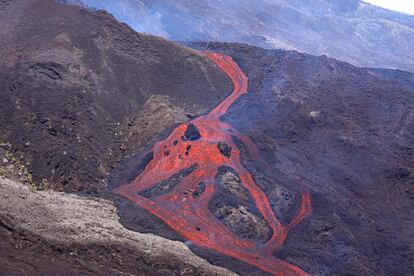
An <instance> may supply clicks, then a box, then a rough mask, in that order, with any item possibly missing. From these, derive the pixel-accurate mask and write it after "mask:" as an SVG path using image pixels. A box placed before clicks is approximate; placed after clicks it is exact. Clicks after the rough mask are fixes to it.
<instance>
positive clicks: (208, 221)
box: [114, 52, 311, 275]
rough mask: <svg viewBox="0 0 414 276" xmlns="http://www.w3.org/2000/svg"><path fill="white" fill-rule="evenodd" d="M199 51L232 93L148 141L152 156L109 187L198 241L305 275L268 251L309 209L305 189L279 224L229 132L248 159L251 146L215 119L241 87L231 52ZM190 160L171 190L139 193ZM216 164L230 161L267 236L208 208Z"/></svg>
mask: <svg viewBox="0 0 414 276" xmlns="http://www.w3.org/2000/svg"><path fill="white" fill-rule="evenodd" d="M203 54H204V55H206V56H207V57H208V58H210V59H211V60H212V61H213V62H215V63H216V65H217V66H219V67H220V68H221V69H222V70H223V71H224V72H225V73H226V74H227V75H228V76H229V77H230V79H231V80H232V82H233V85H234V90H233V92H232V94H231V95H230V96H229V97H227V98H226V99H225V100H224V101H223V102H222V103H220V104H219V105H218V106H217V107H216V108H214V109H213V110H212V111H211V112H210V113H209V114H207V115H204V116H201V117H198V118H196V119H194V120H192V121H190V122H187V123H184V124H181V125H179V126H178V127H177V128H176V129H175V130H174V131H173V132H172V133H171V135H170V136H169V137H168V138H167V139H165V140H164V141H160V142H157V143H156V144H155V145H154V147H153V153H154V158H153V159H152V160H151V161H150V163H148V165H147V166H146V167H145V170H144V172H142V174H140V175H139V176H138V177H137V178H136V179H135V180H134V181H133V182H131V183H129V184H126V185H123V186H121V187H119V188H117V189H115V190H114V192H115V193H117V194H119V195H122V196H123V197H125V198H127V199H129V200H131V201H132V202H134V203H135V204H137V205H138V206H140V207H142V208H145V209H147V210H148V211H150V212H151V213H152V214H154V215H156V216H157V217H159V218H160V219H162V220H163V221H164V222H165V223H167V224H168V225H169V226H170V227H171V228H172V229H174V230H175V231H176V232H177V233H179V234H180V235H181V236H182V237H184V238H185V239H187V240H189V241H191V242H192V243H193V244H195V245H197V246H199V247H202V248H206V249H212V250H215V251H217V252H219V253H221V254H225V255H228V256H231V257H234V258H236V259H239V260H241V261H244V262H246V263H249V264H251V265H253V266H255V267H257V268H259V269H261V270H263V271H266V272H270V273H272V274H274V275H308V274H307V273H306V272H304V271H302V270H301V269H300V268H298V267H296V266H294V265H292V264H289V263H288V262H285V261H282V260H280V259H277V258H276V257H274V256H273V255H272V253H273V252H274V251H275V249H276V248H278V247H280V246H281V245H282V244H283V242H284V240H285V238H286V236H287V233H288V230H289V229H290V228H292V227H293V226H295V225H297V224H298V223H300V222H301V220H302V219H303V218H305V217H306V216H307V215H308V214H309V213H310V212H311V197H310V194H309V193H303V194H302V203H301V206H300V209H299V211H298V212H297V214H296V215H295V217H294V218H293V219H292V222H291V223H290V224H289V225H287V226H283V225H282V224H281V223H280V221H279V220H278V219H277V218H276V216H275V214H274V212H273V210H272V208H271V207H270V204H269V200H268V198H267V196H266V194H265V193H264V192H263V191H262V190H261V189H260V188H259V187H257V186H256V184H255V182H254V180H253V177H252V175H251V174H250V173H249V172H248V171H247V170H246V169H245V168H244V167H243V166H242V164H241V162H240V150H239V149H238V148H237V146H236V145H235V144H234V142H233V140H232V136H235V137H237V138H239V139H240V140H241V141H242V142H243V143H244V144H245V145H246V146H247V148H248V150H249V154H250V155H251V157H252V158H253V159H254V158H258V153H257V149H256V146H255V145H254V144H253V142H252V141H251V140H250V139H249V138H248V137H246V136H243V135H242V134H241V133H239V132H238V131H237V130H236V129H234V128H233V127H232V126H230V125H228V124H226V123H224V122H222V121H220V117H221V116H222V115H224V114H225V113H226V112H227V110H228V108H229V107H230V106H231V105H232V104H233V102H234V101H235V100H236V99H237V98H238V97H240V96H241V95H243V94H245V93H247V82H248V80H247V77H246V76H245V75H244V73H243V72H242V71H241V69H240V68H239V66H238V65H237V64H236V63H235V62H234V61H233V59H232V58H231V57H229V56H225V55H221V54H216V53H210V52H203ZM191 132H192V133H191ZM218 143H226V144H227V145H228V146H229V147H231V149H232V150H231V155H225V154H223V153H222V152H221V151H220V149H219V147H218V146H217V145H218ZM194 166H196V167H195V169H194V170H193V171H192V172H191V173H190V174H188V175H187V176H185V177H183V178H182V180H181V182H180V183H179V184H178V185H177V186H175V187H174V188H173V189H172V190H171V191H167V192H166V193H163V194H161V195H158V196H156V197H154V198H147V197H144V196H142V195H140V193H142V192H143V191H146V190H149V189H151V188H153V187H154V186H155V185H157V183H160V182H162V181H165V180H167V179H169V178H171V177H172V176H174V175H176V174H177V173H179V172H180V171H183V170H185V169H188V168H190V167H194ZM222 166H228V167H231V168H232V169H234V170H235V171H236V172H237V173H238V175H239V177H240V180H241V183H242V185H243V186H244V187H245V188H246V189H247V190H248V192H249V194H250V196H251V197H252V199H253V200H254V203H255V205H256V206H257V209H258V210H259V211H260V213H261V214H262V216H263V218H264V219H265V220H266V222H267V223H268V225H269V226H270V227H271V228H272V230H273V233H272V237H271V238H270V239H269V240H268V241H266V243H264V244H263V243H257V242H253V241H250V240H246V239H243V238H240V237H238V236H237V235H236V234H234V233H233V232H231V231H230V230H229V229H227V228H226V226H224V224H222V223H221V222H220V220H218V219H217V218H216V217H215V216H214V215H213V214H212V213H211V211H210V210H209V208H208V203H209V201H210V199H211V198H212V197H213V195H214V193H215V190H216V184H215V177H216V175H217V171H218V168H219V167H222ZM199 183H204V185H205V186H204V190H203V192H202V193H201V194H200V195H199V196H198V197H191V196H188V194H189V191H190V192H191V191H195V190H196V189H197V186H198V185H199Z"/></svg>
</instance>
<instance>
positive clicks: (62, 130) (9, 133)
mask: <svg viewBox="0 0 414 276" xmlns="http://www.w3.org/2000/svg"><path fill="white" fill-rule="evenodd" d="M0 3H1V4H0V5H1V6H0V7H1V8H0V25H1V28H0V56H1V59H0V97H1V99H2V100H1V101H0V126H1V128H2V131H1V133H0V140H1V141H3V143H5V142H10V143H11V145H12V147H11V148H12V153H13V155H14V156H15V157H16V158H18V159H21V160H22V163H23V164H24V165H25V166H26V167H27V169H28V170H29V172H30V173H32V175H33V180H34V182H36V184H37V185H38V186H39V185H47V184H48V183H50V185H52V186H53V187H54V188H55V189H59V190H64V191H84V190H86V191H92V190H96V188H98V187H105V186H106V184H105V183H106V180H105V179H106V176H107V173H108V172H109V171H110V169H111V167H113V165H114V164H115V163H116V161H118V160H119V159H120V158H121V157H122V158H125V156H127V155H129V154H132V153H135V152H137V150H138V149H140V148H142V147H145V146H146V145H147V143H149V142H154V141H155V136H157V134H158V133H159V132H160V131H161V130H163V129H164V128H168V127H171V126H174V125H175V124H177V123H180V122H183V121H185V120H187V119H188V118H187V116H194V115H199V114H202V113H204V112H206V111H207V110H209V109H211V108H212V107H214V106H215V105H216V104H218V103H219V102H220V101H221V100H223V99H224V98H225V97H226V94H225V93H226V92H227V91H229V92H230V90H231V83H230V81H229V80H228V79H227V77H226V76H225V75H224V73H222V72H221V71H219V70H217V69H216V68H215V67H214V65H213V63H212V62H211V61H209V60H208V59H206V58H203V57H202V56H200V55H199V54H197V53H196V52H194V51H191V50H189V49H185V48H183V47H180V46H177V45H176V44H173V43H171V42H168V41H166V40H164V39H161V38H157V37H153V36H148V35H143V34H137V33H135V32H134V31H132V30H131V29H130V28H129V27H128V26H126V25H125V24H121V23H119V22H117V21H116V20H114V19H113V17H112V16H110V15H108V14H106V13H104V12H99V13H95V12H90V11H87V10H85V9H82V8H80V7H76V6H65V5H61V4H58V3H56V1H53V0H47V1H40V0H39V1H2V2H0ZM229 92H228V93H229ZM86 183H88V184H86Z"/></svg>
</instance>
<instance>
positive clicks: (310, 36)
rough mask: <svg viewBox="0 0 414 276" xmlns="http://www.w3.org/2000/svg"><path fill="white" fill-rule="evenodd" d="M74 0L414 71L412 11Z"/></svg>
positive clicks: (226, 38)
mask: <svg viewBox="0 0 414 276" xmlns="http://www.w3.org/2000/svg"><path fill="white" fill-rule="evenodd" d="M81 2H82V3H84V4H85V5H87V6H91V7H93V8H97V9H104V10H107V11H109V12H111V13H113V14H114V15H115V16H116V17H117V18H118V19H119V20H121V21H123V22H126V23H128V24H129V25H130V26H132V27H133V28H134V29H135V30H136V31H139V32H146V33H151V34H156V35H160V36H164V37H166V38H169V39H172V40H177V41H220V42H242V43H247V44H251V45H255V46H259V47H264V48H283V49H293V50H298V51H301V52H305V53H310V54H314V55H327V56H329V57H334V58H336V59H340V60H344V61H347V62H350V63H352V64H354V65H358V66H365V67H388V68H399V69H403V70H408V71H412V72H414V62H413V60H414V54H413V53H414V48H413V47H414V46H413V43H412V41H413V40H414V16H410V15H406V14H401V13H397V12H392V11H389V10H384V9H382V8H379V7H376V6H372V5H369V4H367V3H364V2H363V1H359V0H347V1H341V0H313V1H309V0H293V1H292V0H274V1H268V0H259V1H250V0H232V1H221V0H202V1H188V0H167V1H165V0H156V1H153V0H138V1H137V0H117V1H99V0H81Z"/></svg>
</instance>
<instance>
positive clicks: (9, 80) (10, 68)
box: [0, 0, 414, 275]
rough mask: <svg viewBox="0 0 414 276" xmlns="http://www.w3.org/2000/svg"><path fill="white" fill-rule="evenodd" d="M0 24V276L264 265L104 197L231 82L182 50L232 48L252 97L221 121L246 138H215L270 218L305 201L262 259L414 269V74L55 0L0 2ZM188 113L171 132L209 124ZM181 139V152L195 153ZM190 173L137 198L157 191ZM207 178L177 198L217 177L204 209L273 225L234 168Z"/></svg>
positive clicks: (384, 270)
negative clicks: (145, 22)
mask: <svg viewBox="0 0 414 276" xmlns="http://www.w3.org/2000/svg"><path fill="white" fill-rule="evenodd" d="M0 26H1V27H0V56H1V58H0V98H1V101H0V127H1V130H2V131H1V132H0V165H1V166H0V271H2V272H5V273H6V274H13V273H17V274H30V275H33V274H45V273H47V274H61V273H66V272H67V273H72V274H115V275H121V274H125V273H126V274H133V275H231V274H232V273H231V272H230V271H228V270H225V269H222V268H219V267H216V266H212V265H210V264H208V263H207V262H206V261H205V260H202V259H201V258H199V257H197V256H196V255H194V254H193V253H192V252H191V251H190V250H188V248H190V249H191V250H192V251H193V252H195V253H196V254H197V255H199V256H202V257H204V258H206V259H207V261H209V262H210V263H212V264H213V265H217V266H222V267H225V268H229V269H231V270H233V271H236V272H238V273H239V274H241V275H266V274H265V273H264V272H263V271H260V270H259V269H257V268H255V267H253V266H251V265H248V264H245V263H243V262H241V261H240V260H237V259H235V258H231V257H228V256H224V255H220V254H218V253H217V252H215V251H212V250H206V249H203V248H201V247H197V246H195V245H194V244H192V243H191V242H190V241H188V240H185V239H184V238H183V237H181V236H180V235H178V234H177V233H176V232H174V231H173V230H172V229H171V228H169V227H168V226H167V225H166V224H165V223H164V222H163V221H161V220H160V219H158V218H156V217H155V216H154V215H151V214H150V213H149V212H147V211H145V210H144V209H141V208H139V207H138V206H137V205H134V204H133V203H132V202H130V201H128V200H126V199H124V198H122V197H119V196H115V195H114V194H112V193H111V190H112V189H113V188H115V187H119V186H120V185H123V184H126V183H128V182H130V181H132V180H133V179H134V178H136V177H137V176H138V175H140V173H141V172H142V171H143V170H144V168H145V166H146V165H147V164H148V163H149V162H150V161H151V160H154V159H153V158H154V154H151V152H150V150H151V148H153V145H154V143H155V142H157V141H160V140H163V139H165V138H166V137H167V136H169V135H170V134H171V132H172V131H173V129H174V128H175V127H176V126H177V125H179V124H181V123H184V122H187V121H189V120H192V119H194V118H197V117H198V116H199V115H204V114H207V113H209V112H210V111H211V110H213V108H214V107H216V106H217V105H218V104H219V103H220V102H222V101H223V100H224V99H225V98H226V97H227V96H228V95H229V94H230V93H231V91H232V88H234V87H233V85H232V83H231V81H230V79H229V78H228V76H226V74H225V73H224V72H222V71H221V70H219V68H218V67H217V66H216V65H215V64H214V63H213V62H212V61H211V60H210V59H207V58H206V57H205V56H204V55H201V54H199V52H198V51H195V50H192V49H190V48H193V49H196V50H208V51H211V52H218V53H222V54H226V55H229V56H231V57H232V58H233V59H234V61H235V62H236V63H237V64H238V65H239V66H240V68H241V70H242V71H243V72H244V73H245V74H246V76H247V77H248V78H249V83H248V91H247V94H245V95H241V96H240V98H238V99H237V100H236V101H235V103H234V104H233V105H231V106H230V108H229V110H228V112H227V113H226V114H225V115H224V116H222V117H221V121H223V122H225V123H227V124H228V125H230V126H232V127H233V128H234V129H235V130H238V131H239V132H240V133H241V134H240V135H239V136H237V135H236V136H234V138H233V140H232V141H231V142H230V141H217V146H216V145H214V149H215V150H216V151H217V152H219V153H220V154H221V155H222V156H220V158H222V159H223V158H230V157H231V156H232V154H233V156H234V154H235V152H236V153H237V152H238V151H240V154H241V163H242V165H243V167H244V168H246V169H247V170H248V172H249V173H250V174H251V175H252V177H253V178H254V182H255V183H256V185H257V186H258V187H259V188H260V189H261V190H262V191H264V193H265V194H266V196H267V197H268V199H269V203H270V206H271V208H272V211H273V212H274V214H275V215H276V217H277V218H278V219H280V221H281V223H282V224H283V225H288V224H289V223H290V222H291V221H292V218H294V216H295V213H296V212H297V210H298V209H299V207H300V206H301V194H302V192H309V193H310V196H311V198H312V213H311V214H310V215H309V216H308V217H306V218H305V219H304V220H303V221H302V222H301V223H300V224H298V225H296V227H294V228H292V229H290V231H289V234H288V235H287V239H286V241H285V242H284V243H283V245H282V246H281V247H279V248H277V249H276V250H275V251H274V252H271V253H273V255H274V257H275V258H278V259H281V260H284V261H287V262H288V263H290V264H293V265H296V266H297V267H299V268H300V269H302V270H304V271H306V272H308V273H309V274H311V275H412V274H414V268H413V263H414V247H413V246H414V240H413V236H414V211H413V210H414V143H413V141H414V74H412V73H408V72H403V71H397V70H387V69H375V68H357V67H354V66H352V65H349V64H347V63H344V62H340V61H337V60H334V59H329V58H327V57H325V56H321V57H316V56H312V55H307V54H301V53H298V52H295V51H283V50H265V49H261V48H257V47H252V46H247V45H243V44H234V43H231V44H221V43H194V44H189V45H187V47H184V46H179V45H177V44H174V43H172V42H168V41H166V40H164V39H161V38H157V37H153V36H149V35H144V34H139V33H135V32H134V31H132V30H131V28H129V27H128V26H126V25H124V24H121V23H119V22H117V21H116V20H115V19H114V18H113V17H112V16H111V15H109V14H107V13H104V12H93V11H88V10H85V9H83V8H80V7H77V6H66V5H62V4H58V3H57V2H56V1H53V0H15V1H5V0H0ZM188 47H190V48H188ZM201 121H202V120H201ZM193 122H194V125H188V128H187V129H186V130H185V132H184V135H183V136H182V137H181V138H180V139H179V140H180V141H179V142H178V141H177V143H182V142H185V141H187V142H188V141H195V140H198V139H200V135H205V133H200V131H201V132H202V131H205V129H208V127H206V126H204V127H203V128H201V127H200V128H197V122H199V121H197V119H195V120H194V121H193ZM217 122H218V120H217ZM220 125H221V124H219V123H217V124H214V126H220ZM214 131H216V132H220V131H221V129H214ZM211 133H213V131H211ZM203 137H204V136H203ZM237 137H242V139H240V138H239V139H238V138H237ZM249 139H250V140H251V141H252V142H253V143H254V144H255V145H257V147H258V156H257V157H258V158H252V154H251V144H249ZM177 143H175V141H174V142H173V143H172V144H173V146H175V145H174V144H177ZM173 146H171V147H173ZM207 146H208V145H207ZM180 147H182V146H181V144H180ZM184 148H185V147H184ZM185 149H186V153H183V155H184V158H185V156H186V155H189V156H191V154H193V153H194V150H197V149H196V148H195V146H193V148H191V147H190V148H188V147H187V148H185ZM168 154H170V153H166V155H168ZM206 155H207V154H206ZM204 157H205V156H204V155H203V154H202V152H198V158H199V160H204V159H203V158H204ZM224 160H226V159H224ZM207 165H208V164H207ZM158 169H159V168H158ZM193 171H196V169H195V168H192V167H189V168H186V169H183V170H181V171H180V172H177V173H176V174H174V175H173V176H171V177H170V178H168V179H167V180H162V181H158V183H157V184H156V185H155V186H154V188H151V189H146V190H144V191H141V192H140V195H142V196H145V197H148V198H157V197H159V196H162V195H165V194H168V193H169V192H170V191H171V190H173V189H174V188H176V187H180V183H181V181H183V178H185V177H186V176H188V175H191V173H192V172H193ZM3 176H5V177H7V178H13V179H17V180H18V181H19V182H24V183H25V185H26V186H27V185H29V186H32V187H31V189H29V188H28V187H26V186H23V184H17V183H15V182H12V181H9V180H5V179H4V178H3ZM149 179H151V175H150V176H149ZM154 179H155V178H154ZM152 180H153V179H152ZM211 182H212V183H207V184H206V183H202V182H200V183H198V184H197V189H195V190H194V191H191V194H185V193H183V195H182V197H183V198H184V197H186V196H191V197H192V198H198V197H200V194H203V193H205V191H206V189H208V187H209V186H208V185H210V186H211V185H213V186H214V187H215V189H216V191H215V193H214V194H213V196H212V199H211V201H210V202H209V205H208V209H209V210H210V212H211V214H212V218H210V219H214V221H215V223H216V224H221V225H223V226H224V227H226V228H227V229H228V230H229V231H231V233H233V234H234V235H237V237H239V238H240V239H241V240H243V241H254V242H255V243H265V242H266V241H267V240H268V239H269V237H270V236H271V235H272V230H271V227H270V226H269V225H268V223H267V222H266V221H265V219H264V218H263V216H262V215H261V212H259V211H258V210H257V209H256V208H255V205H254V204H253V203H252V195H251V193H249V191H247V190H246V189H245V187H244V186H242V185H241V183H242V180H241V176H240V175H238V172H237V171H235V170H234V169H233V168H231V167H228V166H222V167H220V168H219V169H218V171H217V175H215V177H214V179H213V181H211ZM36 189H39V190H49V189H50V190H51V191H47V192H45V191H36ZM53 190H57V191H65V192H73V193H77V192H81V193H80V194H83V195H85V194H86V193H88V195H87V196H86V195H85V196H86V197H82V196H79V195H75V194H65V193H56V192H54V191H53ZM184 192H187V191H184ZM90 195H93V196H94V197H91V196H90ZM96 197H105V198H106V199H109V200H113V202H115V204H116V206H117V207H118V209H117V210H118V213H119V216H120V221H121V223H122V224H123V225H124V226H126V227H127V228H128V229H131V230H134V231H137V232H142V233H144V234H142V233H136V232H134V231H130V230H127V229H125V228H124V227H123V226H122V225H120V224H119V222H118V219H119V217H118V216H117V214H116V209H115V207H114V206H113V205H112V203H111V202H110V201H108V200H104V199H97V198H96ZM178 199H180V198H178ZM256 206H257V205H256ZM178 213H179V212H177V216H178V215H182V214H178ZM194 231H201V229H196V230H194ZM146 233H154V234H156V235H158V236H155V235H153V234H146ZM159 236H162V237H165V238H169V239H173V240H178V241H182V242H184V241H185V242H186V245H184V244H183V243H182V242H178V241H170V240H167V239H165V238H162V237H159ZM50 260H52V261H50ZM0 274H1V273H0Z"/></svg>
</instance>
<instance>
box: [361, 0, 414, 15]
mask: <svg viewBox="0 0 414 276" xmlns="http://www.w3.org/2000/svg"><path fill="white" fill-rule="evenodd" d="M364 2H367V3H371V4H374V5H377V6H380V7H383V8H386V9H390V10H395V11H400V12H405V13H409V14H413V15H414V0H364Z"/></svg>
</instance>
